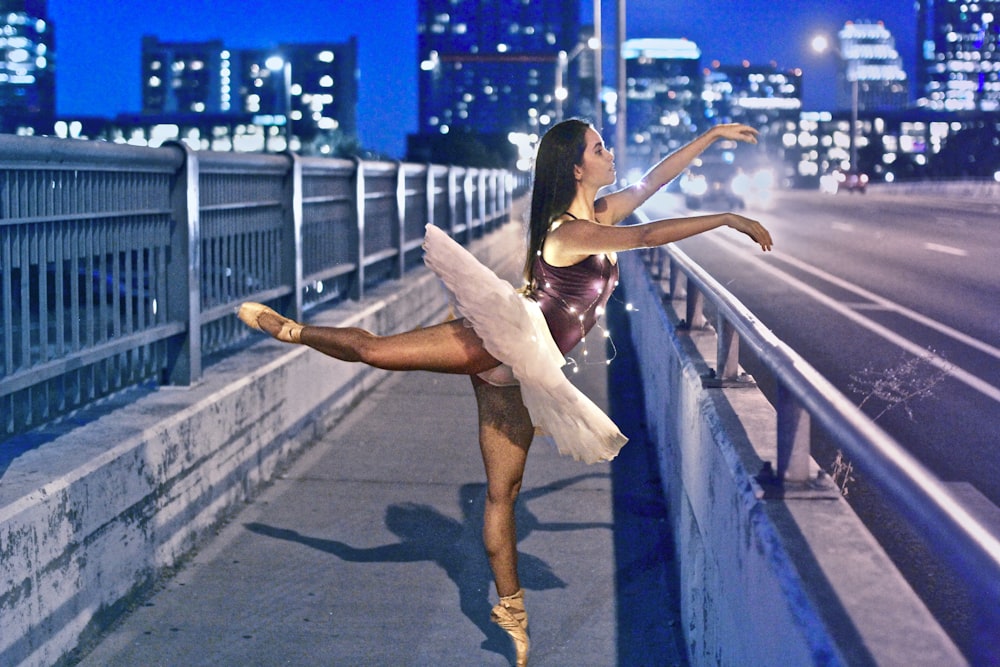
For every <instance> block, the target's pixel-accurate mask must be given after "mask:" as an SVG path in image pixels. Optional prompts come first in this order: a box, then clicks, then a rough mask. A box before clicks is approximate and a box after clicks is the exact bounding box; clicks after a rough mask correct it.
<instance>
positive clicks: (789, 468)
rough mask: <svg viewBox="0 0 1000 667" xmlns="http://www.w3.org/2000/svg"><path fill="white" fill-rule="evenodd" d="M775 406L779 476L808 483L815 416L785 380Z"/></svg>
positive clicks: (795, 481) (784, 480)
mask: <svg viewBox="0 0 1000 667" xmlns="http://www.w3.org/2000/svg"><path fill="white" fill-rule="evenodd" d="M776 403H777V405H776V406H775V409H776V410H777V413H778V461H777V471H776V474H777V478H778V480H779V481H780V482H782V483H784V482H791V483H793V484H804V483H806V482H808V481H809V459H810V456H811V454H810V451H809V436H810V433H809V432H810V425H811V421H812V420H811V418H810V416H809V413H808V412H807V411H806V409H805V408H804V407H802V404H801V403H799V402H798V401H797V400H796V398H795V396H794V395H793V394H792V392H791V391H789V390H788V388H787V387H786V386H785V384H784V383H783V382H781V381H779V382H778V387H777V397H776Z"/></svg>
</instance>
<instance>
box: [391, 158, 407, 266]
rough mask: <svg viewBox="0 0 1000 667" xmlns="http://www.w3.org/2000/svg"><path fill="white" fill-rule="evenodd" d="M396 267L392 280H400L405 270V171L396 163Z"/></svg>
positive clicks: (401, 164)
mask: <svg viewBox="0 0 1000 667" xmlns="http://www.w3.org/2000/svg"><path fill="white" fill-rule="evenodd" d="M395 236H396V266H395V270H394V271H393V277H394V278H402V277H403V271H405V270H406V250H405V248H406V171H405V169H404V168H403V163H402V162H401V161H397V162H396V233H395Z"/></svg>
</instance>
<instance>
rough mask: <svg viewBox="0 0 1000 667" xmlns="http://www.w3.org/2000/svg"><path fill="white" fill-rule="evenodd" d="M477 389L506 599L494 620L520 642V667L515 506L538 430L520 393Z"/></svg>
mask: <svg viewBox="0 0 1000 667" xmlns="http://www.w3.org/2000/svg"><path fill="white" fill-rule="evenodd" d="M472 385H473V388H474V389H475V392H476V403H477V405H478V407H479V447H480V449H481V450H482V454H483V464H484V465H485V467H486V509H485V511H484V513H483V544H484V545H485V546H486V555H487V557H488V558H489V561H490V568H491V569H492V570H493V577H494V579H495V580H496V588H497V593H498V594H499V595H500V602H499V603H498V604H497V605H496V606H495V607H493V610H492V611H491V612H490V618H491V619H492V620H493V622H494V623H496V624H497V625H499V626H500V627H501V628H503V629H504V630H506V631H507V633H508V634H509V635H510V637H511V639H512V640H513V641H514V648H515V651H516V654H517V665H518V666H519V667H520V666H522V665H526V664H527V661H528V648H529V640H528V612H527V610H526V609H525V606H524V591H523V590H521V581H520V578H519V577H518V575H517V528H516V525H515V522H514V506H515V503H516V501H517V496H518V493H519V492H520V490H521V480H522V478H523V476H524V465H525V462H526V460H527V457H528V448H529V447H530V446H531V439H532V437H533V436H534V428H533V427H532V425H531V418H530V417H529V415H528V410H527V409H526V408H525V407H524V402H523V401H522V400H521V388H520V387H516V386H515V387H494V386H493V385H489V384H487V383H485V382H483V381H482V380H480V379H479V378H477V377H473V378H472Z"/></svg>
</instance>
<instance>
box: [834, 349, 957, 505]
mask: <svg viewBox="0 0 1000 667" xmlns="http://www.w3.org/2000/svg"><path fill="white" fill-rule="evenodd" d="M942 362H943V358H942V357H941V356H940V355H938V354H937V353H936V352H935V351H934V350H932V349H930V348H928V349H927V351H926V353H924V354H920V355H916V356H910V355H904V356H903V357H902V359H900V361H899V362H898V363H897V364H896V365H895V366H890V367H889V368H875V367H872V366H866V367H864V368H862V369H861V370H860V371H858V372H857V373H852V374H851V381H850V383H849V384H848V389H850V390H851V391H852V392H854V393H855V394H859V395H861V396H862V399H861V402H860V403H859V404H858V407H860V408H864V407H865V405H866V404H868V403H874V402H876V401H881V402H882V404H883V407H882V409H881V410H880V411H879V413H878V414H876V415H875V416H874V417H872V421H878V420H879V419H880V418H881V417H882V416H883V415H885V414H886V413H887V412H889V411H890V410H892V409H894V408H902V409H903V410H904V411H905V412H906V416H907V418H909V419H910V420H912V421H916V417H915V416H914V412H913V405H912V403H913V402H915V401H917V400H919V399H921V398H930V397H931V396H933V395H934V387H935V386H937V384H938V383H940V382H941V381H942V380H944V379H945V378H946V377H947V376H948V372H949V370H950V369H951V364H947V363H942ZM853 473H854V464H853V463H851V462H850V461H848V460H847V458H846V457H845V456H844V452H843V451H841V450H839V449H838V450H837V456H836V458H835V459H834V461H833V464H832V466H831V470H830V476H831V477H832V478H833V481H834V483H835V484H836V485H837V486H838V487H839V488H840V492H841V493H843V494H844V495H845V496H846V495H847V494H848V491H849V488H850V487H849V485H850V483H851V482H853V481H854V475H853Z"/></svg>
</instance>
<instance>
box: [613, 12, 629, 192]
mask: <svg viewBox="0 0 1000 667" xmlns="http://www.w3.org/2000/svg"><path fill="white" fill-rule="evenodd" d="M617 4H618V15H617V17H616V19H615V76H616V88H617V89H618V95H617V100H616V101H615V159H616V161H617V162H618V173H619V174H625V173H627V172H626V171H625V168H626V163H627V162H628V159H627V158H628V154H627V150H626V148H625V141H626V137H627V136H628V129H627V127H626V126H627V124H628V118H627V117H626V116H627V114H628V108H627V105H626V100H625V98H626V96H627V93H628V87H627V86H626V81H625V55H624V53H623V52H622V50H623V48H624V45H625V0H617Z"/></svg>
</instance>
